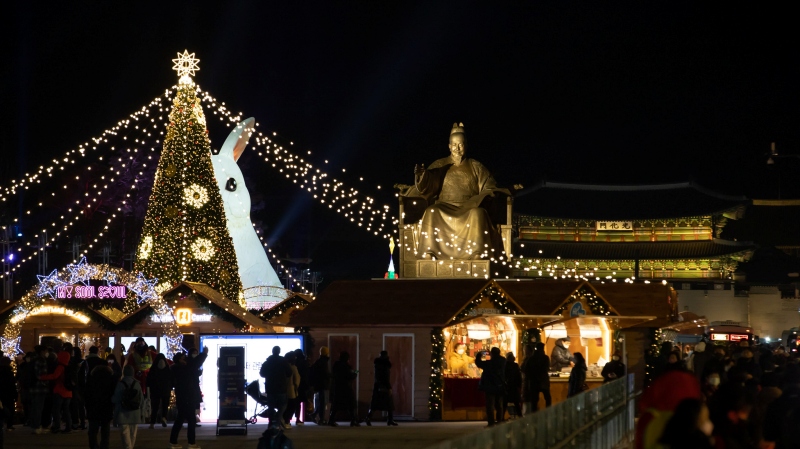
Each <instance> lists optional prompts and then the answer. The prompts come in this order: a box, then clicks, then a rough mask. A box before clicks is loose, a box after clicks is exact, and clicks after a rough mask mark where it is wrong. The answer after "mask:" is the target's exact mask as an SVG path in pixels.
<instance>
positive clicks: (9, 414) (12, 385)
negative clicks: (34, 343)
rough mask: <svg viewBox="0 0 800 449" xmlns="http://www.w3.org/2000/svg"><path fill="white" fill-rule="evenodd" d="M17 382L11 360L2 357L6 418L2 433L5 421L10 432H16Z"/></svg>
mask: <svg viewBox="0 0 800 449" xmlns="http://www.w3.org/2000/svg"><path fill="white" fill-rule="evenodd" d="M17 394H18V393H17V381H16V379H14V370H13V369H12V368H11V359H9V358H8V357H6V356H2V357H0V402H2V403H3V410H2V411H3V412H4V413H5V416H4V418H5V419H0V432H2V427H3V421H5V423H6V425H7V428H8V430H14V403H15V402H16V401H17Z"/></svg>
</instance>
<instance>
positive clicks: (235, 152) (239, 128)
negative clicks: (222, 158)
mask: <svg viewBox="0 0 800 449" xmlns="http://www.w3.org/2000/svg"><path fill="white" fill-rule="evenodd" d="M255 123H256V120H255V119H254V118H253V117H250V118H249V119H247V120H245V121H243V122H241V123H239V124H238V125H236V128H234V129H233V131H231V133H230V134H229V135H228V138H227V139H225V143H223V144H222V149H221V150H220V153H221V154H224V155H229V156H230V157H231V158H232V159H233V160H234V161H238V160H239V157H240V156H241V155H242V153H244V149H245V148H246V147H247V142H248V141H249V140H250V136H251V135H252V134H253V130H254V126H255Z"/></svg>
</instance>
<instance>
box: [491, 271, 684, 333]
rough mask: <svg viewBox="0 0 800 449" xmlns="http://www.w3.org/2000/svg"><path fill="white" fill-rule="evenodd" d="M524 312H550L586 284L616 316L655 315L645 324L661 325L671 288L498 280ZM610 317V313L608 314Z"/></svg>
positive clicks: (671, 302)
mask: <svg viewBox="0 0 800 449" xmlns="http://www.w3.org/2000/svg"><path fill="white" fill-rule="evenodd" d="M497 284H498V285H499V286H500V288H502V289H503V290H504V291H505V292H506V293H508V295H509V296H511V297H512V298H513V299H514V301H516V302H517V304H519V305H520V307H522V310H524V311H525V312H526V313H530V314H537V315H547V314H552V313H553V312H554V311H555V310H556V309H558V308H559V307H560V306H561V304H563V303H564V302H565V301H566V300H567V298H569V296H570V295H571V294H572V293H573V292H575V291H577V290H579V289H581V288H584V287H585V288H589V289H591V290H594V292H595V293H596V294H597V295H598V296H600V297H601V298H603V299H604V300H605V301H606V302H607V303H608V304H609V305H610V306H611V309H612V310H613V311H614V312H615V313H617V315H618V316H617V318H621V317H630V318H644V317H656V319H655V321H654V322H652V323H647V324H648V326H654V327H656V326H657V327H661V326H662V325H666V324H668V323H671V322H672V319H671V317H672V316H673V314H674V313H675V312H674V310H675V304H676V299H675V292H674V290H672V289H671V288H670V287H668V286H666V285H660V284H639V283H635V284H629V283H606V284H593V283H590V282H587V281H566V280H565V281H549V282H541V281H498V283H497ZM612 318H613V317H612Z"/></svg>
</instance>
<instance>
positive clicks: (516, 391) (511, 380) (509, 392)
mask: <svg viewBox="0 0 800 449" xmlns="http://www.w3.org/2000/svg"><path fill="white" fill-rule="evenodd" d="M520 399H522V371H521V370H520V368H519V365H518V364H517V358H516V357H514V353H513V352H509V353H508V354H506V398H505V400H504V401H503V417H505V416H506V411H507V410H508V404H509V403H511V405H513V406H514V414H515V415H516V416H517V417H520V416H522V407H521V405H520V403H521V401H520ZM510 416H511V414H510V413H509V417H510Z"/></svg>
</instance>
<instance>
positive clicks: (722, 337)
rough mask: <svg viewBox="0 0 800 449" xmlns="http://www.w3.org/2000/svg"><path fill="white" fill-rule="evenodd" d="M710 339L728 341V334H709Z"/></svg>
mask: <svg viewBox="0 0 800 449" xmlns="http://www.w3.org/2000/svg"><path fill="white" fill-rule="evenodd" d="M711 339H712V340H714V341H728V334H711Z"/></svg>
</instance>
